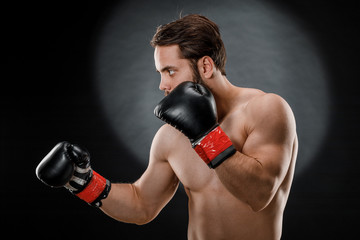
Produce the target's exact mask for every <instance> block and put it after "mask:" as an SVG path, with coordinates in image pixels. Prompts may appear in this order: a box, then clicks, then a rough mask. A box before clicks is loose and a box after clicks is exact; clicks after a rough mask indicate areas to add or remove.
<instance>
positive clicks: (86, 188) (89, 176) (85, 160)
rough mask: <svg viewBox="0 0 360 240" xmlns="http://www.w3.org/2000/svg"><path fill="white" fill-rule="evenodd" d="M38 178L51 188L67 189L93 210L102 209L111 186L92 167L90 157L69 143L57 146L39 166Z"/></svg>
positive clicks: (37, 170)
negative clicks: (102, 203) (93, 208)
mask: <svg viewBox="0 0 360 240" xmlns="http://www.w3.org/2000/svg"><path fill="white" fill-rule="evenodd" d="M36 176H37V177H38V179H40V180H41V181H42V182H43V183H45V184H46V185H48V186H50V187H65V188H67V189H68V190H69V191H70V192H71V193H73V194H74V195H76V196H78V197H79V198H80V199H82V200H84V201H85V202H87V203H89V204H90V205H92V206H95V207H100V206H101V200H102V199H104V198H106V197H107V195H108V194H109V192H110V188H111V183H110V181H109V180H107V179H105V178H104V177H102V176H101V175H99V174H98V173H97V172H95V171H93V170H92V169H91V166H90V154H89V152H88V151H86V150H85V149H82V148H80V147H79V146H77V145H75V144H70V143H68V142H61V143H58V144H57V145H56V146H55V147H54V148H53V149H52V150H51V151H50V152H49V153H48V154H47V155H46V156H45V157H44V159H43V160H42V161H41V162H40V163H39V165H38V166H37V168H36Z"/></svg>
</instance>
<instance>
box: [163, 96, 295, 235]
mask: <svg viewBox="0 0 360 240" xmlns="http://www.w3.org/2000/svg"><path fill="white" fill-rule="evenodd" d="M245 92H246V93H247V95H245V96H247V97H245V98H239V103H238V104H237V105H236V106H237V107H236V108H235V109H232V110H231V112H230V113H229V114H228V115H227V116H226V117H225V118H224V119H223V120H222V121H221V123H220V125H221V127H222V129H223V130H224V131H225V132H226V133H227V135H228V136H229V137H230V139H231V141H232V142H233V144H234V146H235V148H236V149H237V150H238V151H241V150H242V148H243V145H244V143H245V142H246V139H247V133H246V130H245V129H246V127H245V124H246V105H247V103H248V101H250V100H251V98H252V97H254V96H257V95H258V94H263V93H262V92H260V91H257V90H253V89H247V90H245ZM240 116H241V117H240ZM235 119H236V121H235ZM167 128H168V131H170V132H171V134H170V136H172V139H171V141H172V142H173V146H176V147H174V148H173V149H172V151H171V153H170V155H169V156H168V162H169V164H170V165H171V167H172V169H173V171H174V172H175V174H176V175H177V177H178V179H179V180H180V181H181V182H182V184H183V186H184V188H185V191H186V193H187V195H188V198H189V229H188V239H189V240H198V239H199V240H200V239H204V240H205V239H206V240H211V239H217V240H219V239H227V240H231V239H244V240H246V239H251V240H260V239H267V240H272V239H280V236H281V227H282V215H283V210H284V207H285V204H286V201H287V198H288V194H289V191H290V185H291V181H292V178H293V173H294V166H295V157H293V159H292V161H291V164H290V167H289V170H288V173H287V175H286V177H285V179H284V181H283V183H282V184H281V186H280V188H279V190H278V192H277V193H276V195H275V196H274V198H273V200H272V201H271V203H270V204H269V205H268V206H267V207H266V208H265V209H263V210H262V211H259V212H254V211H252V209H251V208H250V207H249V206H248V205H247V204H246V203H243V202H242V201H240V200H238V199H237V198H235V197H234V196H233V195H232V194H231V193H230V192H229V191H228V190H227V189H226V188H225V187H224V186H223V184H222V183H221V182H220V180H219V178H218V177H217V175H216V172H215V171H214V170H213V169H209V167H208V166H207V165H206V164H205V163H204V162H203V161H202V160H201V159H200V158H199V157H198V155H197V154H196V153H195V151H194V150H193V149H192V147H191V144H190V142H189V140H188V139H187V137H185V136H184V135H183V134H182V133H180V132H179V131H177V130H176V129H174V128H172V127H170V126H168V127H167ZM293 147H294V152H296V148H297V141H296V139H294V146H293Z"/></svg>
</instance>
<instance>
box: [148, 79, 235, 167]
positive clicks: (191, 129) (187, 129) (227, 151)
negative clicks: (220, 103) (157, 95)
mask: <svg viewBox="0 0 360 240" xmlns="http://www.w3.org/2000/svg"><path fill="white" fill-rule="evenodd" d="M154 114H155V116H157V117H158V118H160V119H161V120H163V121H164V122H166V123H168V124H170V125H172V126H173V127H175V128H176V129H178V130H179V131H181V132H182V133H183V134H185V136H187V137H188V138H189V140H190V142H191V144H192V147H193V148H194V150H195V151H196V152H197V154H198V155H199V156H200V157H201V158H202V159H203V160H204V162H205V163H206V164H207V165H208V166H209V167H210V168H216V167H217V166H219V165H220V164H221V163H222V162H223V161H224V160H226V159H227V158H229V157H231V156H232V155H233V154H235V152H236V150H235V148H234V147H233V144H232V142H231V140H230V139H229V137H228V136H227V135H226V134H225V132H224V131H223V130H222V129H221V128H220V126H219V124H218V122H217V112H216V103H215V99H214V97H213V95H212V94H211V92H210V90H208V89H207V88H206V87H205V86H203V85H201V84H197V83H194V82H183V83H181V84H179V85H178V86H177V87H176V88H175V89H174V90H173V91H172V92H171V93H170V94H169V95H167V96H166V97H165V98H164V99H163V100H162V101H161V102H160V103H159V104H158V105H157V106H156V107H155V110H154Z"/></svg>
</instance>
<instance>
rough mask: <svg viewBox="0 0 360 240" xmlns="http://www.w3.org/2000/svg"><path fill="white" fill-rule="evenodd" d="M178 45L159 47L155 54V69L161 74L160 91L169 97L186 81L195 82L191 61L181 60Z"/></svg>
mask: <svg viewBox="0 0 360 240" xmlns="http://www.w3.org/2000/svg"><path fill="white" fill-rule="evenodd" d="M181 56H182V54H181V51H180V48H179V46H178V45H171V46H157V47H156V48H155V52H154V59H155V68H156V71H157V72H159V73H160V76H161V81H160V85H159V89H160V90H162V91H164V93H165V95H168V94H169V93H170V92H171V91H172V90H173V89H174V88H175V87H176V86H177V85H179V84H180V83H182V82H185V81H194V74H193V69H192V67H191V64H190V61H189V60H187V59H185V58H181Z"/></svg>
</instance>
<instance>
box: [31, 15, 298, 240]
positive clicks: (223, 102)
mask: <svg viewBox="0 0 360 240" xmlns="http://www.w3.org/2000/svg"><path fill="white" fill-rule="evenodd" d="M151 43H152V46H153V47H154V48H155V52H154V58H155V67H156V70H157V71H158V72H159V73H160V76H161V82H160V89H161V90H162V91H164V92H165V95H166V97H165V98H164V99H163V100H162V101H161V102H160V103H159V105H158V106H157V107H156V109H155V115H156V116H157V117H159V118H160V119H162V120H164V121H165V122H166V123H168V124H165V125H163V126H162V127H161V128H160V129H159V130H158V132H157V133H156V135H155V137H154V139H153V142H152V146H151V150H150V159H149V165H148V167H147V169H146V171H145V172H144V174H143V175H142V176H141V177H140V179H139V180H137V181H136V182H134V183H131V184H119V183H110V181H108V180H106V179H105V178H103V177H102V176H101V175H99V174H98V173H96V172H95V171H93V170H92V169H91V167H90V157H89V154H88V152H87V151H86V150H84V149H82V148H80V147H79V146H77V145H73V144H70V143H67V142H62V143H59V144H58V145H57V146H55V147H54V149H53V150H52V151H51V152H50V153H49V154H48V155H47V156H46V157H45V158H44V159H43V160H42V161H41V163H40V164H39V166H38V167H37V169H36V172H37V176H38V177H39V179H40V180H42V181H43V182H44V183H46V184H47V185H50V186H54V187H59V186H65V187H66V188H68V189H69V190H70V191H71V192H72V193H74V194H75V195H77V196H78V197H79V198H81V199H83V200H85V201H86V202H88V203H90V204H91V205H93V206H97V207H100V209H101V210H102V211H104V212H105V213H106V214H108V215H109V216H111V217H112V218H115V219H117V220H119V221H122V222H127V223H135V224H146V223H148V222H150V221H151V220H153V219H154V218H155V217H156V216H157V215H158V214H159V212H160V211H161V210H162V209H163V208H164V206H165V205H166V204H167V203H168V202H169V201H170V200H171V198H172V197H173V196H174V194H175V192H176V190H177V188H178V185H179V182H180V181H181V182H182V184H183V185H184V188H185V191H186V194H187V196H188V198H189V226H188V239H190V240H197V239H203V240H211V239H214V240H219V239H226V240H231V239H243V240H247V239H249V240H265V239H266V240H275V239H280V237H281V231H282V220H283V219H282V218H283V212H284V208H285V205H286V202H287V199H288V196H289V191H290V187H291V183H292V179H293V175H294V168H295V162H296V155H297V136H296V126H295V119H294V116H293V113H292V111H291V109H290V107H289V105H288V104H287V103H286V102H285V100H283V99H282V98H281V97H279V96H278V95H275V94H268V93H264V92H262V91H260V90H256V89H248V88H240V87H236V86H234V85H232V84H231V83H230V82H229V81H228V79H227V78H226V74H225V69H224V68H225V61H226V54H225V48H224V45H223V42H222V40H221V38H220V33H219V29H218V27H217V26H216V24H215V23H213V22H212V21H210V20H209V19H207V18H205V17H203V16H200V15H188V16H185V17H183V18H180V19H178V20H176V21H174V22H171V23H169V24H166V25H163V26H160V27H159V28H158V29H157V32H156V34H155V36H154V38H153V40H152V42H151Z"/></svg>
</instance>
